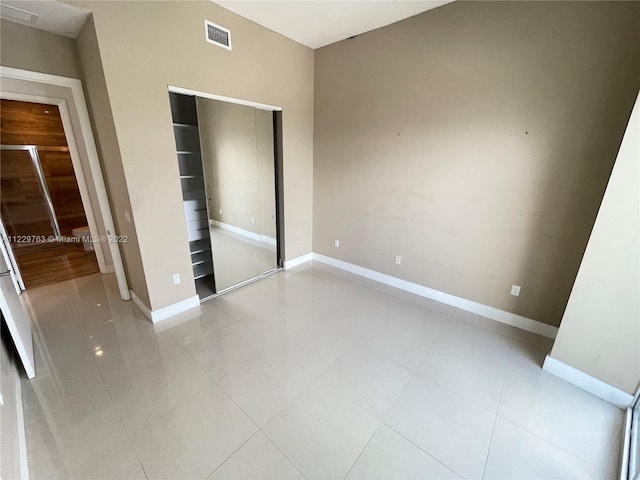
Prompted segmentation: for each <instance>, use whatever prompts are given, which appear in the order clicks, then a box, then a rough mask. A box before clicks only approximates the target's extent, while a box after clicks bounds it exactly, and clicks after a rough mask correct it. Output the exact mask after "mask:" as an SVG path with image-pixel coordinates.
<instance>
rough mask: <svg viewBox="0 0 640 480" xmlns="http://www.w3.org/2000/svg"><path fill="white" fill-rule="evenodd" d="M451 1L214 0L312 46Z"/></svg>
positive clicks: (450, 0) (377, 26)
mask: <svg viewBox="0 0 640 480" xmlns="http://www.w3.org/2000/svg"><path fill="white" fill-rule="evenodd" d="M452 1H453V0H377V1H366V0H339V1H338V0H334V1H319V0H289V1H286V0H285V1H270V0H262V1H255V0H254V1H250V0H240V1H239V0H230V1H220V0H213V2H214V3H217V4H218V5H220V6H222V7H224V8H226V9H228V10H231V11H232V12H234V13H237V14H238V15H240V16H242V17H245V18H248V19H249V20H253V21H254V22H256V23H258V24H260V25H262V26H264V27H267V28H268V29H270V30H273V31H275V32H278V33H280V34H282V35H284V36H285V37H288V38H290V39H292V40H295V41H296V42H299V43H302V44H303V45H306V46H307V47H311V48H320V47H323V46H325V45H329V44H330V43H334V42H338V41H340V40H344V39H345V38H349V37H352V36H354V35H359V34H361V33H364V32H368V31H370V30H374V29H376V28H380V27H383V26H385V25H389V24H391V23H394V22H397V21H399V20H403V19H405V18H409V17H412V16H414V15H417V14H419V13H422V12H426V11H427V10H431V9H432V8H437V7H439V6H441V5H444V4H446V3H451V2H452ZM211 20H212V21H215V20H213V19H211Z"/></svg>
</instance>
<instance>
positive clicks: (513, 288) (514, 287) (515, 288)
mask: <svg viewBox="0 0 640 480" xmlns="http://www.w3.org/2000/svg"><path fill="white" fill-rule="evenodd" d="M511 295H513V296H514V297H519V296H520V285H511Z"/></svg>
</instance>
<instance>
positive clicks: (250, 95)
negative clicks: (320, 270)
mask: <svg viewBox="0 0 640 480" xmlns="http://www.w3.org/2000/svg"><path fill="white" fill-rule="evenodd" d="M70 3H73V4H74V5H77V6H79V7H81V8H84V9H85V10H88V11H91V12H92V13H93V21H94V26H95V42H96V43H97V45H98V46H99V51H100V58H101V64H102V65H101V68H102V71H103V73H104V82H105V86H106V92H107V94H108V100H109V104H110V108H111V113H112V115H113V124H114V127H115V135H116V137H117V143H118V146H119V150H120V156H121V164H122V169H123V172H124V177H125V179H126V186H127V190H128V194H129V197H130V203H131V209H132V214H133V219H134V222H135V230H136V234H137V238H138V242H139V247H140V257H141V262H142V263H141V265H142V267H141V268H143V275H144V279H145V282H146V285H147V288H148V292H149V306H150V307H151V308H152V309H153V310H156V309H159V308H162V307H165V306H167V305H171V304H173V303H175V302H178V301H181V300H184V299H186V298H189V297H190V296H192V295H195V290H194V286H193V284H192V282H190V281H188V280H187V279H189V278H191V275H192V274H191V264H190V258H189V251H188V244H187V231H186V226H185V217H184V211H183V207H182V196H181V190H180V182H179V178H178V165H177V160H176V157H175V143H174V138H173V133H172V126H171V111H170V106H169V96H168V91H167V87H168V85H174V86H179V87H184V88H189V89H193V90H198V91H203V92H209V93H214V94H218V95H224V96H228V97H234V98H240V99H245V100H252V101H255V102H259V103H265V104H270V105H276V106H280V107H282V109H283V150H284V152H283V154H284V204H285V206H284V208H285V218H284V223H285V258H293V257H296V256H298V255H302V254H305V253H308V252H309V251H311V240H312V238H311V227H312V222H311V215H312V201H313V197H312V191H313V148H312V144H313V81H314V79H313V61H314V60H313V58H314V57H313V51H312V50H311V49H309V48H307V47H304V46H302V45H300V44H297V43H295V42H293V41H291V40H289V39H286V38H285V37H283V36H281V35H279V34H276V33H274V32H272V31H270V30H267V29H266V28H263V27H260V26H258V25H257V24H255V23H253V22H250V21H248V20H246V19H243V18H241V17H239V16H237V15H235V14H233V13H231V12H229V11H227V10H225V9H223V8H221V7H219V6H217V5H215V4H214V3H212V2H208V1H197V2H196V1H194V2H178V1H174V2H163V1H160V2H154V1H148V2H138V1H127V2H83V1H80V2H70ZM205 19H208V20H211V21H213V22H214V23H217V24H220V25H222V26H224V27H226V28H229V29H231V31H232V43H233V50H232V51H227V50H225V49H222V48H219V47H217V46H215V45H212V44H209V43H207V42H205V40H204V20H205ZM87 35H88V36H90V35H89V34H87ZM88 41H89V39H88V38H85V39H83V38H82V37H81V38H80V39H79V45H80V49H81V50H82V48H83V47H82V43H84V42H88ZM84 67H85V75H86V77H87V83H88V84H89V83H90V80H89V76H90V73H89V72H87V71H86V70H87V69H88V68H89V69H91V68H90V67H87V65H85V66H84ZM92 68H98V67H97V66H94V67H92ZM88 89H89V90H91V87H90V86H89V87H88ZM90 98H91V95H90ZM91 102H92V103H94V99H93V98H91ZM94 108H95V106H94ZM121 216H122V212H116V217H118V218H120V217H121ZM119 223H120V222H119ZM129 271H131V268H130V267H129ZM175 273H178V274H180V275H181V277H182V278H183V279H184V281H183V282H182V283H181V284H180V285H175V286H174V285H173V282H172V275H173V274H175Z"/></svg>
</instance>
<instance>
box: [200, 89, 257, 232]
mask: <svg viewBox="0 0 640 480" xmlns="http://www.w3.org/2000/svg"><path fill="white" fill-rule="evenodd" d="M197 104H198V127H199V132H200V138H201V148H202V163H203V164H204V170H205V176H206V185H207V200H208V202H207V206H208V207H209V218H211V219H212V220H217V221H219V222H223V223H226V224H228V225H232V226H234V227H238V228H241V229H243V230H247V231H249V232H253V233H258V234H259V233H260V197H259V193H260V190H259V188H258V161H257V160H258V157H257V147H256V110H255V108H252V107H248V106H245V105H236V104H233V103H227V102H220V101H217V100H209V99H206V98H198V99H197ZM220 212H222V213H220ZM252 219H253V222H252Z"/></svg>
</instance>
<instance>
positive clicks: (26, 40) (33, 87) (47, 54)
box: [0, 20, 113, 266]
mask: <svg viewBox="0 0 640 480" xmlns="http://www.w3.org/2000/svg"><path fill="white" fill-rule="evenodd" d="M0 37H1V41H0V64H2V65H3V66H5V67H12V68H17V69H21V70H29V71H33V72H39V73H46V74H50V75H59V76H62V77H70V78H76V79H79V80H81V81H83V80H84V75H83V71H82V65H81V62H80V57H79V54H78V49H77V45H76V41H75V40H74V39H71V38H68V37H64V36H61V35H56V34H53V33H49V32H44V31H42V30H38V29H35V28H31V27H26V26H23V25H18V24H16V23H13V22H8V21H5V20H2V21H0ZM83 86H84V87H85V89H86V84H84V85H83ZM2 91H3V92H4V93H5V94H6V93H7V92H19V93H22V94H28V95H31V96H45V97H51V98H57V99H65V100H66V101H67V105H69V114H70V119H69V120H70V122H71V125H72V128H73V129H74V131H80V129H81V126H80V117H79V116H78V114H77V112H75V111H74V110H73V108H72V105H71V104H72V103H73V100H72V98H71V94H70V93H69V91H68V89H65V88H63V87H59V86H56V85H49V84H42V83H38V82H26V81H22V80H15V79H5V80H3V82H2ZM85 93H86V90H85ZM3 97H4V96H3ZM89 110H90V112H89V113H91V105H89ZM75 140H76V143H77V145H78V149H79V155H80V164H81V165H82V170H83V173H84V177H85V180H86V184H87V190H88V193H89V200H90V202H91V209H92V211H93V214H94V217H95V220H96V224H97V228H98V232H97V234H98V235H106V228H105V226H104V221H103V220H102V214H101V213H100V209H99V207H98V195H97V193H96V190H95V188H94V187H93V176H92V174H91V169H90V167H89V158H88V157H87V156H86V155H85V154H84V153H83V152H84V149H85V148H86V146H85V144H84V139H83V138H76V139H75ZM100 153H101V152H99V154H100ZM102 253H103V254H104V259H105V264H106V265H107V266H109V265H112V264H113V261H112V259H111V252H110V251H109V248H106V246H105V248H103V249H102Z"/></svg>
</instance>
